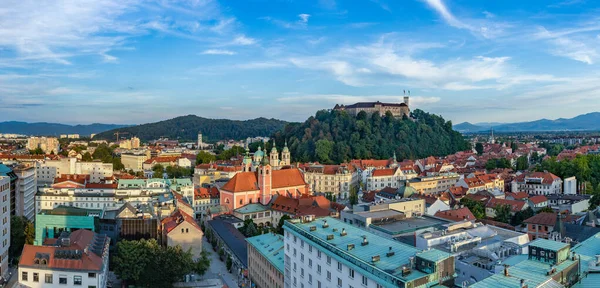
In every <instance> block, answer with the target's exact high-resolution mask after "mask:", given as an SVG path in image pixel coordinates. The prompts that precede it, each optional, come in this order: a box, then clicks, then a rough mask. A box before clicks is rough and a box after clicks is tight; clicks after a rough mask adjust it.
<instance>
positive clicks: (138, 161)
mask: <svg viewBox="0 0 600 288" xmlns="http://www.w3.org/2000/svg"><path fill="white" fill-rule="evenodd" d="M146 160H148V155H146V154H139V155H136V154H121V163H123V166H125V169H127V170H130V169H131V170H133V171H136V172H137V171H142V170H143V165H144V162H145V161H146Z"/></svg>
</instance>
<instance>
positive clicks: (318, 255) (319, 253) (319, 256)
mask: <svg viewBox="0 0 600 288" xmlns="http://www.w3.org/2000/svg"><path fill="white" fill-rule="evenodd" d="M317 258H319V259H321V251H317Z"/></svg>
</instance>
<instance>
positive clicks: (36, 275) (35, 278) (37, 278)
mask: <svg viewBox="0 0 600 288" xmlns="http://www.w3.org/2000/svg"><path fill="white" fill-rule="evenodd" d="M33 282H40V274H38V273H33Z"/></svg>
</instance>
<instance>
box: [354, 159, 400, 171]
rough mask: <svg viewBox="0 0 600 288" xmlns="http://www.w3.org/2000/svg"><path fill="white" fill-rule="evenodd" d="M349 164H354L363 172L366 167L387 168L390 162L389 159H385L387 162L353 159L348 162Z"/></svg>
mask: <svg viewBox="0 0 600 288" xmlns="http://www.w3.org/2000/svg"><path fill="white" fill-rule="evenodd" d="M350 163H351V164H354V165H356V166H358V167H360V168H361V169H363V170H364V169H366V168H368V167H375V168H383V167H387V166H388V165H389V164H390V160H389V159H387V160H375V159H364V160H361V159H354V160H352V161H350Z"/></svg>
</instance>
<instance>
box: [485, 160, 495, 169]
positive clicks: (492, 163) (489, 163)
mask: <svg viewBox="0 0 600 288" xmlns="http://www.w3.org/2000/svg"><path fill="white" fill-rule="evenodd" d="M496 167H497V166H496V159H489V160H488V161H487V162H485V169H486V170H494V169H496Z"/></svg>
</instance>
